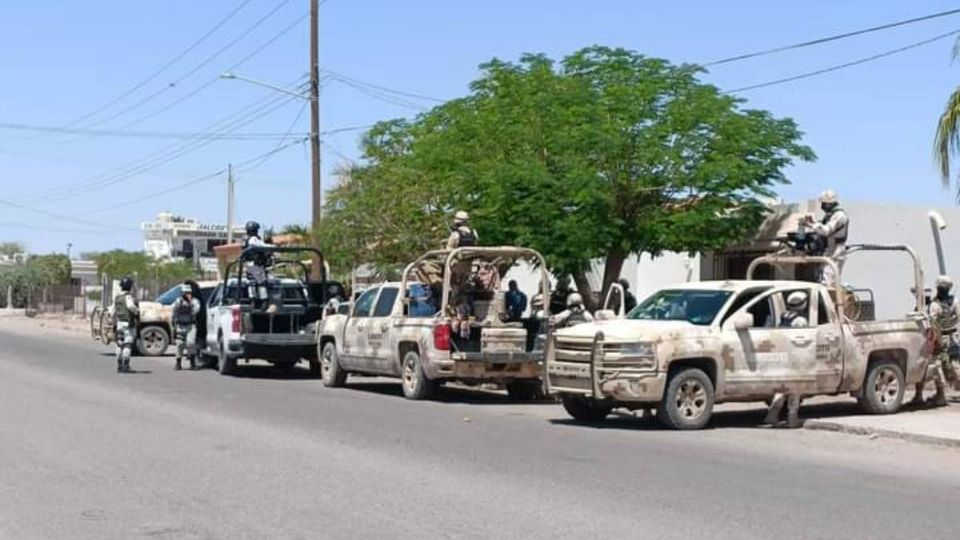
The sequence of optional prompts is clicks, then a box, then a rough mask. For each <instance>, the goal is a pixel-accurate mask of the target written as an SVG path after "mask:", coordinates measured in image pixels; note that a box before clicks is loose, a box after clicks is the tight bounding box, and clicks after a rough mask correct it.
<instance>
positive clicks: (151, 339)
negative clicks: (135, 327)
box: [137, 325, 170, 356]
mask: <svg viewBox="0 0 960 540" xmlns="http://www.w3.org/2000/svg"><path fill="white" fill-rule="evenodd" d="M138 334H140V335H139V336H138V338H137V350H138V351H139V352H140V356H163V354H164V353H165V352H167V347H168V346H170V334H168V333H167V331H166V329H164V328H163V327H162V326H156V325H149V326H144V327H143V328H141V329H140V331H139V332H138Z"/></svg>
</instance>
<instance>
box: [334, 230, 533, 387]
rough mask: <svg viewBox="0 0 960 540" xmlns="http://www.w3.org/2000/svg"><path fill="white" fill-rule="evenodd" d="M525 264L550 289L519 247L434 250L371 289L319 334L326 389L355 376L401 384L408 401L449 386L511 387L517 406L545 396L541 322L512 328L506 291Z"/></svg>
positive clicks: (528, 319) (527, 319)
mask: <svg viewBox="0 0 960 540" xmlns="http://www.w3.org/2000/svg"><path fill="white" fill-rule="evenodd" d="M521 261H526V262H528V263H530V264H531V266H532V267H534V268H537V269H538V270H537V275H538V276H539V283H538V284H537V286H538V287H539V288H540V289H541V290H549V281H548V275H547V273H546V270H545V268H546V264H544V261H543V257H541V256H540V254H539V253H537V252H535V251H533V250H529V249H524V248H517V247H469V248H459V249H455V250H452V251H446V250H441V251H432V252H429V253H427V254H426V255H424V256H423V257H420V258H419V259H417V260H416V261H415V262H413V263H411V264H410V265H409V266H408V267H407V268H406V270H405V272H404V279H403V280H402V281H401V282H394V283H383V284H380V285H375V286H372V287H370V288H368V289H367V290H365V291H364V292H363V294H361V295H360V297H359V298H358V299H357V300H356V301H355V302H354V303H353V305H352V306H351V309H350V312H349V313H348V314H346V315H343V314H336V315H328V316H327V317H326V318H324V320H323V322H322V323H321V325H320V327H319V329H318V332H317V350H318V355H319V356H320V363H321V375H322V378H323V383H324V384H325V385H326V386H342V385H343V384H344V383H345V381H346V377H347V374H348V373H362V374H375V375H386V376H391V377H399V378H400V379H401V381H402V388H403V394H404V396H406V397H407V398H409V399H425V398H427V397H430V396H431V395H432V394H433V392H434V391H435V389H436V388H437V386H438V384H439V383H440V382H442V381H449V380H456V381H461V382H465V383H467V384H479V383H497V384H503V385H505V386H506V389H507V392H508V394H509V395H510V396H511V397H513V398H515V399H531V398H533V397H536V396H538V395H540V394H541V373H542V369H543V350H542V334H541V328H542V326H543V321H542V320H541V319H540V318H538V317H536V316H535V314H534V313H532V311H531V310H528V311H527V312H526V313H525V314H524V316H523V317H521V318H519V319H516V320H510V319H509V317H507V316H506V313H507V310H506V306H505V292H504V290H503V289H502V288H501V286H500V282H501V280H500V277H501V276H503V275H506V273H507V272H508V271H509V269H510V268H511V267H513V266H515V265H517V264H519V263H520V262H521ZM401 291H402V293H401ZM538 336H541V339H540V340H538V339H537V337H538Z"/></svg>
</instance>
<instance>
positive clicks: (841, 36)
mask: <svg viewBox="0 0 960 540" xmlns="http://www.w3.org/2000/svg"><path fill="white" fill-rule="evenodd" d="M957 13H960V9H951V10H947V11H941V12H938V13H932V14H930V15H924V16H922V17H914V18H912V19H905V20H902V21H896V22H892V23H887V24H882V25H880V26H872V27H870V28H864V29H861V30H854V31H852V32H844V33H843V34H836V35H833V36H827V37H822V38H818V39H812V40H810V41H802V42H800V43H793V44H791V45H784V46H781V47H775V48H773V49H766V50H762V51H756V52H752V53H746V54H741V55H737V56H732V57H730V58H724V59H721V60H714V61H713V62H707V63H706V64H703V66H704V67H710V66H717V65H720V64H729V63H731V62H737V61H740V60H746V59H748V58H756V57H758V56H766V55H769V54H775V53H779V52H783V51H789V50H793V49H801V48H804V47H811V46H813V45H820V44H823V43H829V42H831V41H837V40H840V39H845V38H849V37H853V36H859V35H863V34H869V33H871V32H878V31H881V30H888V29H890V28H896V27H898V26H905V25H908V24H914V23H918V22H922V21H929V20H931V19H937V18H940V17H947V16H949V15H955V14H957Z"/></svg>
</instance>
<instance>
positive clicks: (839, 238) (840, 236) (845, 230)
mask: <svg viewBox="0 0 960 540" xmlns="http://www.w3.org/2000/svg"><path fill="white" fill-rule="evenodd" d="M837 212H842V213H843V215H845V216H846V215H847V213H846V212H845V211H844V210H843V208H834V210H833V212H829V213H826V214H824V215H823V219H821V220H820V223H821V224H823V225H826V224H827V223H828V222H829V221H830V218H832V217H833V216H834V214H836V213H837ZM849 231H850V216H847V222H846V223H844V225H843V227H840V228H839V229H837V232H835V233H834V240H835V241H836V242H837V243H838V244H846V243H847V235H848V234H849Z"/></svg>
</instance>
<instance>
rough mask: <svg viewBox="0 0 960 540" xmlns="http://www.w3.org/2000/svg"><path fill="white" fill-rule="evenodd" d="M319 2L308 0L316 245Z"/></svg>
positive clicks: (316, 273) (316, 272) (316, 270)
mask: <svg viewBox="0 0 960 540" xmlns="http://www.w3.org/2000/svg"><path fill="white" fill-rule="evenodd" d="M319 19H320V2H319V0H310V150H311V153H312V155H313V159H312V160H311V161H312V163H311V170H310V176H311V195H312V199H313V200H312V202H313V206H312V208H311V210H312V212H311V220H310V225H311V233H312V234H311V238H312V239H313V244H314V246H315V247H316V246H317V243H318V242H317V232H319V231H320V217H321V216H320V212H321V197H322V188H321V186H320V50H319V49H320V26H319ZM320 264H321V261H317V260H315V261H314V262H313V265H312V268H311V271H310V273H311V275H312V277H313V278H314V279H318V278H319V277H320Z"/></svg>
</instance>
